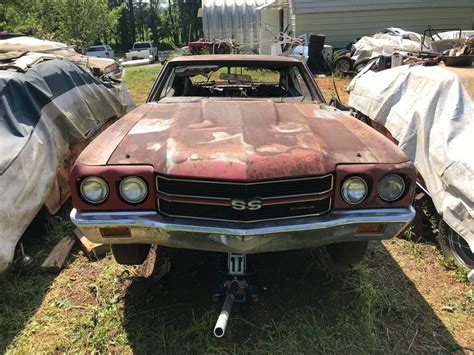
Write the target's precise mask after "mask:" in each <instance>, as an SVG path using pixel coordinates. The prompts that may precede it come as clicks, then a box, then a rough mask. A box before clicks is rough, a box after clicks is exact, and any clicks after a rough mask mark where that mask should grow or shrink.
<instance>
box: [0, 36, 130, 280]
mask: <svg viewBox="0 0 474 355" xmlns="http://www.w3.org/2000/svg"><path fill="white" fill-rule="evenodd" d="M32 50H33V51H32ZM97 60H98V61H97ZM93 62H94V63H96V64H95V65H94V64H92V63H93ZM117 70H118V65H117V63H115V62H114V61H111V60H105V62H104V59H100V58H89V57H85V56H81V55H79V54H77V53H76V52H74V51H72V50H69V49H67V47H66V46H64V45H61V44H60V43H54V42H49V41H41V40H37V39H35V38H29V37H20V38H12V39H8V40H1V41H0V97H1V100H0V191H2V193H1V196H2V199H1V203H0V271H3V270H5V269H6V268H7V267H8V265H9V264H10V263H11V262H12V260H13V256H14V251H15V247H16V244H17V242H18V240H19V239H20V237H21V235H22V234H23V232H24V231H25V229H26V228H27V227H28V225H29V224H30V223H31V221H32V220H33V218H34V217H35V216H36V214H37V213H38V211H39V210H40V209H41V208H42V207H43V206H45V207H46V208H47V209H48V210H49V211H50V212H51V213H55V212H57V210H58V209H59V207H60V206H61V204H62V203H64V201H65V200H66V199H67V197H68V196H69V193H70V192H69V189H68V186H67V176H68V173H69V167H70V164H71V162H73V161H74V160H75V158H76V157H77V155H78V154H79V153H80V152H81V151H82V149H84V147H85V146H86V145H87V144H88V143H89V142H90V141H91V140H92V139H93V137H94V136H95V135H96V134H97V133H98V131H100V130H101V128H102V127H104V126H106V125H107V121H109V120H112V119H114V118H118V117H121V116H122V115H124V114H125V113H126V112H128V111H129V110H130V109H132V108H133V107H134V103H133V99H132V98H131V96H130V93H129V91H128V89H127V88H126V86H122V85H121V83H120V82H118V81H114V80H113V79H112V78H111V76H115V75H116V74H117ZM94 74H95V75H94Z"/></svg>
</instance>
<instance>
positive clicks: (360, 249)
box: [326, 241, 369, 266]
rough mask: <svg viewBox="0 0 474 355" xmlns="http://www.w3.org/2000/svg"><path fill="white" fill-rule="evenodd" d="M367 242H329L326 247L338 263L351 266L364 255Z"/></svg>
mask: <svg viewBox="0 0 474 355" xmlns="http://www.w3.org/2000/svg"><path fill="white" fill-rule="evenodd" d="M368 245H369V242H367V241H366V242H341V243H335V244H329V245H327V246H326V249H327V251H328V253H329V255H331V258H332V260H334V262H335V263H336V264H338V265H342V266H352V265H354V264H357V263H359V262H360V261H362V259H363V258H364V256H365V253H366V251H367V247H368Z"/></svg>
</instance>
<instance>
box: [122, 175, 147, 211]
mask: <svg viewBox="0 0 474 355" xmlns="http://www.w3.org/2000/svg"><path fill="white" fill-rule="evenodd" d="M130 180H135V182H137V181H138V182H139V183H141V184H142V187H144V190H145V193H144V194H143V196H142V198H141V199H139V200H131V199H129V198H127V197H126V195H125V194H124V193H123V186H124V184H125V183H126V182H127V181H130ZM118 193H119V196H120V198H121V199H122V200H124V201H125V202H126V203H129V204H132V205H138V204H140V203H142V202H143V201H145V200H146V199H147V197H148V193H149V189H148V183H147V182H146V180H145V179H144V178H142V177H140V176H136V175H129V176H125V177H124V178H123V179H121V180H120V183H119V185H118Z"/></svg>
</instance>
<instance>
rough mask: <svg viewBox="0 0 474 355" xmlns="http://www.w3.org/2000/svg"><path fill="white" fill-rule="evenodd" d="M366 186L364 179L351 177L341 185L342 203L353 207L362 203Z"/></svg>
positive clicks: (365, 194)
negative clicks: (344, 202)
mask: <svg viewBox="0 0 474 355" xmlns="http://www.w3.org/2000/svg"><path fill="white" fill-rule="evenodd" d="M367 190H368V189H367V184H366V183H365V181H364V179H362V178H361V177H358V176H353V177H351V178H349V179H347V180H346V181H344V183H343V184H342V188H341V195H342V198H343V199H344V201H346V202H347V203H350V204H351V205H355V204H357V203H361V202H362V201H364V198H365V197H366V196H367Z"/></svg>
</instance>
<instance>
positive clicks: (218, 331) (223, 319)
mask: <svg viewBox="0 0 474 355" xmlns="http://www.w3.org/2000/svg"><path fill="white" fill-rule="evenodd" d="M234 299H235V297H234V295H233V294H232V293H229V294H228V295H227V297H226V298H225V301H224V305H223V306H222V310H221V314H220V315H219V318H217V322H216V326H215V327H214V335H215V336H216V337H217V338H222V337H223V336H224V333H225V328H226V327H227V322H228V321H229V316H230V311H231V310H232V304H233V303H234Z"/></svg>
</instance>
